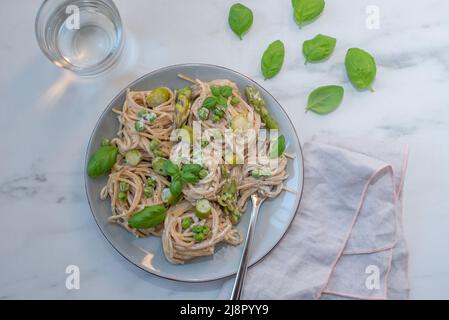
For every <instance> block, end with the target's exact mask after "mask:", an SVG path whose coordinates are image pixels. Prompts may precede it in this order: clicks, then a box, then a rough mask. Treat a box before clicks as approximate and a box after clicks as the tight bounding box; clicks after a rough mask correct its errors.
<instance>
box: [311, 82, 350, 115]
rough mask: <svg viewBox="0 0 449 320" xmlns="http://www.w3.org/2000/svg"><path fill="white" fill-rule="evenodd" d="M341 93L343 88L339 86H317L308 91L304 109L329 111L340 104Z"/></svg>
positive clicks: (324, 112)
mask: <svg viewBox="0 0 449 320" xmlns="http://www.w3.org/2000/svg"><path fill="white" fill-rule="evenodd" d="M343 95H344V89H343V87H341V86H335V85H330V86H324V87H319V88H317V89H315V90H313V91H312V92H311V93H310V95H309V100H308V102H307V108H306V110H310V111H313V112H315V113H318V114H328V113H331V112H332V111H335V109H337V108H338V107H339V106H340V104H341V101H342V100H343Z"/></svg>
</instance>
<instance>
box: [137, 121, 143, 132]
mask: <svg viewBox="0 0 449 320" xmlns="http://www.w3.org/2000/svg"><path fill="white" fill-rule="evenodd" d="M134 129H136V131H137V132H143V131H145V123H144V122H143V121H141V120H137V121H136V123H134Z"/></svg>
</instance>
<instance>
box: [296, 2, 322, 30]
mask: <svg viewBox="0 0 449 320" xmlns="http://www.w3.org/2000/svg"><path fill="white" fill-rule="evenodd" d="M324 6H325V2H324V0H292V7H293V17H294V18H295V22H296V24H297V25H298V26H299V27H301V26H303V25H304V24H306V23H309V22H312V21H313V20H315V19H316V18H318V16H319V15H320V14H321V13H322V12H323V10H324Z"/></svg>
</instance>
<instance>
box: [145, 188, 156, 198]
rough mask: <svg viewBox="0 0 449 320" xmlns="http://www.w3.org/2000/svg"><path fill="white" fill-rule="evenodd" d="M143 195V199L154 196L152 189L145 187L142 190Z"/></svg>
mask: <svg viewBox="0 0 449 320" xmlns="http://www.w3.org/2000/svg"><path fill="white" fill-rule="evenodd" d="M143 195H144V196H145V198H150V197H152V196H153V195H154V188H153V187H149V186H146V187H144V188H143Z"/></svg>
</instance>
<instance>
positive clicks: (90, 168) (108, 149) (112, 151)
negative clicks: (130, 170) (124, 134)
mask: <svg viewBox="0 0 449 320" xmlns="http://www.w3.org/2000/svg"><path fill="white" fill-rule="evenodd" d="M117 155H118V149H117V147H114V146H101V147H100V148H98V149H97V151H95V153H94V154H93V155H92V156H91V157H90V159H89V162H88V164H87V174H88V175H89V177H99V176H101V175H102V174H105V173H107V172H109V171H110V170H111V168H112V166H113V165H114V164H115V162H116V160H117Z"/></svg>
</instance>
